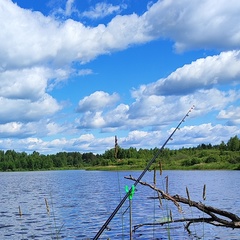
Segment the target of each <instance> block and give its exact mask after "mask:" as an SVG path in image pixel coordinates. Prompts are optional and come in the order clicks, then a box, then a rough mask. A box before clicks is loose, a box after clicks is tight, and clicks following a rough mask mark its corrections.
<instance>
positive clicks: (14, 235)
mask: <svg viewBox="0 0 240 240" xmlns="http://www.w3.org/2000/svg"><path fill="white" fill-rule="evenodd" d="M130 174H131V175H132V176H134V177H138V176H139V174H140V172H139V171H132V172H130V171H128V172H105V171H47V172H16V173H14V172H13V173H0V192H1V198H0V239H3V240H5V239H6V240H15V239H35V240H37V239H69V240H70V239H88V238H89V239H91V238H93V237H94V236H95V234H96V233H97V232H98V230H99V229H100V228H101V226H102V224H103V223H104V222H105V221H106V220H107V218H108V217H109V216H110V215H111V213H112V211H113V210H114V209H115V207H116V206H117V205H118V203H119V201H120V199H121V197H123V196H124V195H125V185H128V186H131V185H132V184H133V183H132V182H130V181H129V180H126V179H124V176H126V175H130ZM166 176H168V179H169V192H170V193H171V194H179V195H182V196H186V190H185V189H186V186H187V187H188V190H189V192H190V196H191V198H192V199H193V200H196V201H203V200H202V189H203V185H204V184H206V186H207V191H206V197H207V198H206V200H205V204H207V205H212V206H214V207H218V208H222V209H224V210H227V211H232V212H233V213H235V214H237V215H239V216H240V199H239V189H240V172H239V171H165V172H163V176H161V177H160V176H158V180H157V184H158V187H159V188H162V189H165V187H166V186H165V185H166V182H165V180H166V179H165V177H166ZM152 179H153V172H148V173H147V174H146V176H144V177H143V181H147V182H150V183H151V182H152V181H153V180H152ZM153 196H155V195H154V193H153V192H152V191H151V190H149V189H147V188H146V187H143V186H137V191H136V192H135V195H134V197H133V201H132V218H133V225H136V224H141V223H146V222H150V223H152V222H160V221H162V220H164V219H166V218H167V216H168V214H169V210H170V209H171V210H172V213H173V218H175V219H176V218H186V217H193V216H200V217H202V216H203V214H202V213H196V211H195V210H194V209H192V208H187V207H183V210H184V213H183V214H179V213H178V211H177V209H176V207H175V206H173V204H172V203H170V202H166V201H165V202H164V201H163V209H161V208H159V202H158V200H150V199H149V198H148V197H153ZM45 199H47V202H48V205H49V209H50V213H49V214H48V213H47V209H46V205H45ZM128 205H129V202H128V201H127V202H126V203H125V204H124V206H123V207H122V209H121V210H120V211H119V213H118V214H117V215H116V217H115V218H114V219H113V220H112V222H111V223H110V224H109V228H110V229H111V230H109V231H107V230H106V231H104V233H103V234H102V236H101V239H107V238H110V239H129V235H128V233H129V211H126V213H125V214H124V211H125V210H126V209H127V208H128ZM19 206H20V209H21V212H22V216H20V214H19ZM196 214H197V215H196ZM190 229H191V231H192V234H191V235H189V234H188V233H187V231H185V230H184V225H183V223H180V224H172V225H170V226H155V227H152V226H151V227H142V228H139V229H138V230H137V231H136V233H135V234H134V239H179V240H182V239H221V240H222V239H240V230H237V229H236V230H232V229H226V228H219V227H214V226H208V225H207V224H196V225H192V226H191V227H190Z"/></svg>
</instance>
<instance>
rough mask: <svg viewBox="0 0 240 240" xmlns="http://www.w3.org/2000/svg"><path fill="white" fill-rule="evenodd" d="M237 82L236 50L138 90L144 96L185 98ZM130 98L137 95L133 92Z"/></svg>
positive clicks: (239, 59)
mask: <svg viewBox="0 0 240 240" xmlns="http://www.w3.org/2000/svg"><path fill="white" fill-rule="evenodd" d="M239 81H240V51H229V52H222V53H220V54H219V55H215V56H208V57H206V58H201V59H198V60H196V61H194V62H192V63H191V64H187V65H184V66H183V67H181V68H178V69H177V70H176V71H174V72H173V73H171V74H170V75H169V76H168V77H166V78H164V79H159V80H158V81H157V82H154V83H152V84H149V85H147V86H141V88H139V90H138V91H140V93H142V94H146V95H150V94H154V95H185V94H189V93H192V92H194V91H196V90H198V89H209V88H212V87H213V86H217V85H224V84H232V85H234V84H235V83H239ZM133 95H135V96H137V95H138V93H136V92H134V91H133Z"/></svg>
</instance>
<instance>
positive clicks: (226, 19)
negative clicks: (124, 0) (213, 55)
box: [143, 0, 240, 51]
mask: <svg viewBox="0 0 240 240" xmlns="http://www.w3.org/2000/svg"><path fill="white" fill-rule="evenodd" d="M239 10H240V2H239V1H238V0H233V1H231V3H230V2H229V3H227V2H226V1H225V0H220V1H219V0H211V1H198V0H192V1H190V2H189V1H188V0H182V1H172V0H164V1H158V2H157V3H156V4H154V5H152V6H151V8H149V10H148V11H147V12H146V13H145V14H144V15H143V18H144V21H145V22H147V23H148V25H149V30H150V31H149V34H151V35H153V36H155V37H159V36H162V37H165V38H170V39H172V40H173V41H175V48H176V50H177V51H183V50H186V49H193V48H208V49H209V48H210V49H211V48H213V49H216V48H219V49H234V48H239V43H240V34H239V32H240V26H239V24H237V22H238V21H239V17H240V16H239Z"/></svg>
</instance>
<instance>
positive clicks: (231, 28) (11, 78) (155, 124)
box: [0, 0, 240, 151]
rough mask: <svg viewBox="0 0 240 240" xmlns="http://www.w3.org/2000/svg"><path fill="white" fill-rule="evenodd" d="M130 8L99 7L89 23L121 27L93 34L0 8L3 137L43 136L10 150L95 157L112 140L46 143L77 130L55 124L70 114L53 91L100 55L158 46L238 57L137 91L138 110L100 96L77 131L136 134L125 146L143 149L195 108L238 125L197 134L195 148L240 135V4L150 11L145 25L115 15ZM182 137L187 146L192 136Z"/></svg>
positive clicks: (185, 70)
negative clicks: (156, 42) (166, 42)
mask: <svg viewBox="0 0 240 240" xmlns="http://www.w3.org/2000/svg"><path fill="white" fill-rule="evenodd" d="M125 7H126V6H125V5H121V6H114V5H110V4H106V3H97V4H96V6H95V7H94V8H92V9H91V11H88V12H84V13H83V15H84V16H85V17H91V18H95V19H97V18H100V17H104V16H110V15H111V16H112V20H110V22H109V23H107V24H106V25H104V24H99V25H98V26H96V27H89V26H85V25H84V24H83V23H81V22H78V21H74V20H73V19H70V18H68V19H67V20H59V19H55V18H54V16H44V15H43V14H42V13H40V12H35V11H31V10H25V9H22V8H20V7H19V6H17V5H16V4H14V3H13V2H12V1H10V0H1V1H0V52H1V55H0V105H1V108H0V115H1V119H0V133H1V136H3V137H17V136H18V137H19V138H21V137H29V136H34V137H32V138H26V139H20V140H19V141H17V142H16V145H15V147H16V148H15V147H14V146H13V145H12V141H11V140H10V139H4V140H1V146H3V147H6V148H9V149H12V148H14V149H17V146H19V147H20V146H23V148H22V149H24V148H25V149H27V150H31V149H34V150H37V149H41V150H42V151H45V150H46V151H48V150H49V149H56V148H57V147H59V148H61V149H75V148H74V146H77V144H80V146H81V147H82V149H85V150H91V149H94V147H95V149H96V146H97V144H102V145H104V146H110V144H112V142H111V141H112V140H110V139H108V138H106V139H105V138H104V139H96V138H95V137H94V136H93V135H82V136H81V137H80V138H72V139H70V140H66V138H64V137H63V138H60V137H59V139H55V140H52V141H46V142H45V141H44V140H41V139H40V133H42V136H43V135H44V136H49V135H53V134H59V133H61V132H64V131H67V130H69V129H68V127H69V126H63V125H59V124H56V123H55V122H53V121H47V120H46V119H47V118H48V117H50V116H52V115H54V114H56V113H57V112H58V111H59V110H61V105H60V104H59V103H58V102H57V100H56V99H54V97H53V96H51V90H53V89H54V88H55V87H56V85H58V84H59V83H61V82H64V81H67V79H68V77H69V76H71V74H75V76H76V75H78V76H81V75H88V74H92V73H93V71H92V70H91V69H88V68H86V69H82V70H80V71H75V70H74V69H71V66H72V63H74V62H80V63H82V64H83V63H87V62H89V61H91V60H93V59H95V58H96V57H98V56H99V55H102V54H109V53H112V52H114V51H118V50H123V49H126V48H128V47H129V46H132V45H134V44H142V43H146V42H148V41H151V40H153V39H158V38H165V39H171V40H172V41H173V43H174V44H175V48H176V50H177V51H184V50H188V49H196V48H205V49H211V48H214V49H224V50H229V51H226V52H222V53H221V54H219V55H215V56H209V57H206V58H202V59H198V60H196V61H194V62H192V63H191V64H187V65H185V66H182V67H181V68H179V69H177V70H176V71H174V72H173V73H172V74H170V75H169V76H168V77H166V78H162V79H160V80H158V81H157V82H154V83H152V84H147V85H142V86H141V87H139V88H138V89H136V90H133V91H132V97H133V102H132V103H130V104H124V103H122V104H119V105H117V106H116V104H117V103H118V101H119V100H120V97H119V95H118V94H117V93H113V94H109V93H107V92H104V91H97V92H94V93H93V94H91V95H89V96H86V97H85V98H83V99H81V100H80V101H79V103H78V106H77V109H76V112H77V114H79V115H80V117H79V118H78V119H77V120H76V123H74V124H76V126H73V124H72V125H71V127H72V128H74V127H75V128H77V127H78V128H81V129H84V128H85V129H90V128H92V129H96V128H101V131H102V132H109V131H114V130H116V129H121V130H127V131H130V132H129V136H127V137H126V138H123V139H120V141H122V143H124V144H125V143H126V144H127V143H129V144H133V145H136V146H138V145H137V142H139V143H140V142H141V141H145V142H147V143H151V146H154V145H156V144H155V143H154V142H153V141H151V139H152V138H153V137H154V136H155V137H156V136H157V134H160V132H161V130H162V129H163V127H164V125H166V124H169V123H170V122H171V121H175V120H179V118H181V117H182V114H183V113H185V112H186V111H187V110H188V109H189V107H190V106H192V105H193V104H194V105H196V110H195V111H194V115H195V116H201V115H206V114H208V113H209V112H210V111H211V110H214V111H215V112H216V116H217V117H218V119H220V120H223V121H227V124H228V125H229V126H227V127H226V126H225V127H223V126H219V125H217V126H212V125H211V124H210V125H209V124H207V125H201V126H199V127H197V126H193V127H192V133H193V132H195V136H196V138H195V139H194V141H196V143H197V142H198V141H199V143H201V142H200V141H203V140H206V138H205V136H203V133H204V130H205V132H206V129H207V130H208V131H210V132H211V131H212V132H214V131H216V132H218V133H219V134H220V131H222V132H221V133H222V135H220V136H222V137H224V136H225V135H224V136H223V133H224V134H226V136H225V137H227V138H229V136H231V134H232V133H233V132H234V131H235V132H239V131H237V130H236V128H234V126H233V125H234V124H235V125H236V124H239V114H238V112H239V108H235V107H234V106H231V105H232V104H233V102H234V101H236V100H238V99H239V96H240V93H239V91H237V90H234V89H233V90H232V91H230V90H228V89H224V85H225V84H229V83H230V84H232V85H233V86H234V84H239V79H240V70H239V69H240V51H239V50H238V49H239V47H240V34H239V32H240V25H239V20H240V15H239V12H240V2H239V1H238V0H232V1H231V4H226V1H225V0H211V1H198V0H192V1H188V0H182V1H172V0H164V1H158V2H156V3H155V4H152V5H149V7H148V10H147V12H145V13H144V14H143V15H140V16H139V15H137V14H135V13H132V14H130V15H124V16H120V15H117V16H114V15H113V14H116V13H119V12H120V11H121V10H122V9H123V8H125ZM73 13H77V14H79V13H78V12H77V10H76V9H75V7H74V0H68V1H67V2H66V6H65V9H63V14H65V16H68V17H70V16H71V15H72V14H73ZM233 49H235V50H233ZM159 54H161V53H159ZM220 88H221V90H220ZM203 99H204V100H206V101H203ZM218 112H219V113H218ZM171 113H174V114H171ZM217 114H218V115H217ZM231 125H232V126H231ZM137 129H139V130H137ZM146 129H151V132H148V133H147V132H146ZM224 129H225V132H224ZM154 130H158V131H154ZM187 130H189V129H187ZM154 134H155V135H154ZM234 135H235V134H234ZM158 136H159V135H158ZM201 136H202V137H201ZM182 137H184V138H182V139H183V141H184V139H185V140H186V142H187V138H188V136H187V134H185V135H184V136H182ZM212 140H213V141H214V139H212ZM126 146H127V145H126ZM78 149H79V148H78Z"/></svg>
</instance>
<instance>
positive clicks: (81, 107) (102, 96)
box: [77, 91, 119, 112]
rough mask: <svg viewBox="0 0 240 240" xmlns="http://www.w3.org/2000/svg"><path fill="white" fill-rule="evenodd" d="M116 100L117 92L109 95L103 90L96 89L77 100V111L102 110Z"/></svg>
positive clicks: (117, 97) (117, 98)
mask: <svg viewBox="0 0 240 240" xmlns="http://www.w3.org/2000/svg"><path fill="white" fill-rule="evenodd" d="M118 100H119V96H118V94H117V93H113V94H112V95H110V94H108V93H106V92H103V91H96V92H94V93H92V94H91V95H90V96H87V97H85V98H83V99H82V100H80V101H79V103H78V108H77V111H78V112H85V111H88V112H92V111H98V110H102V109H104V108H107V107H109V106H112V105H114V104H115V103H116V102H117V101H118Z"/></svg>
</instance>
